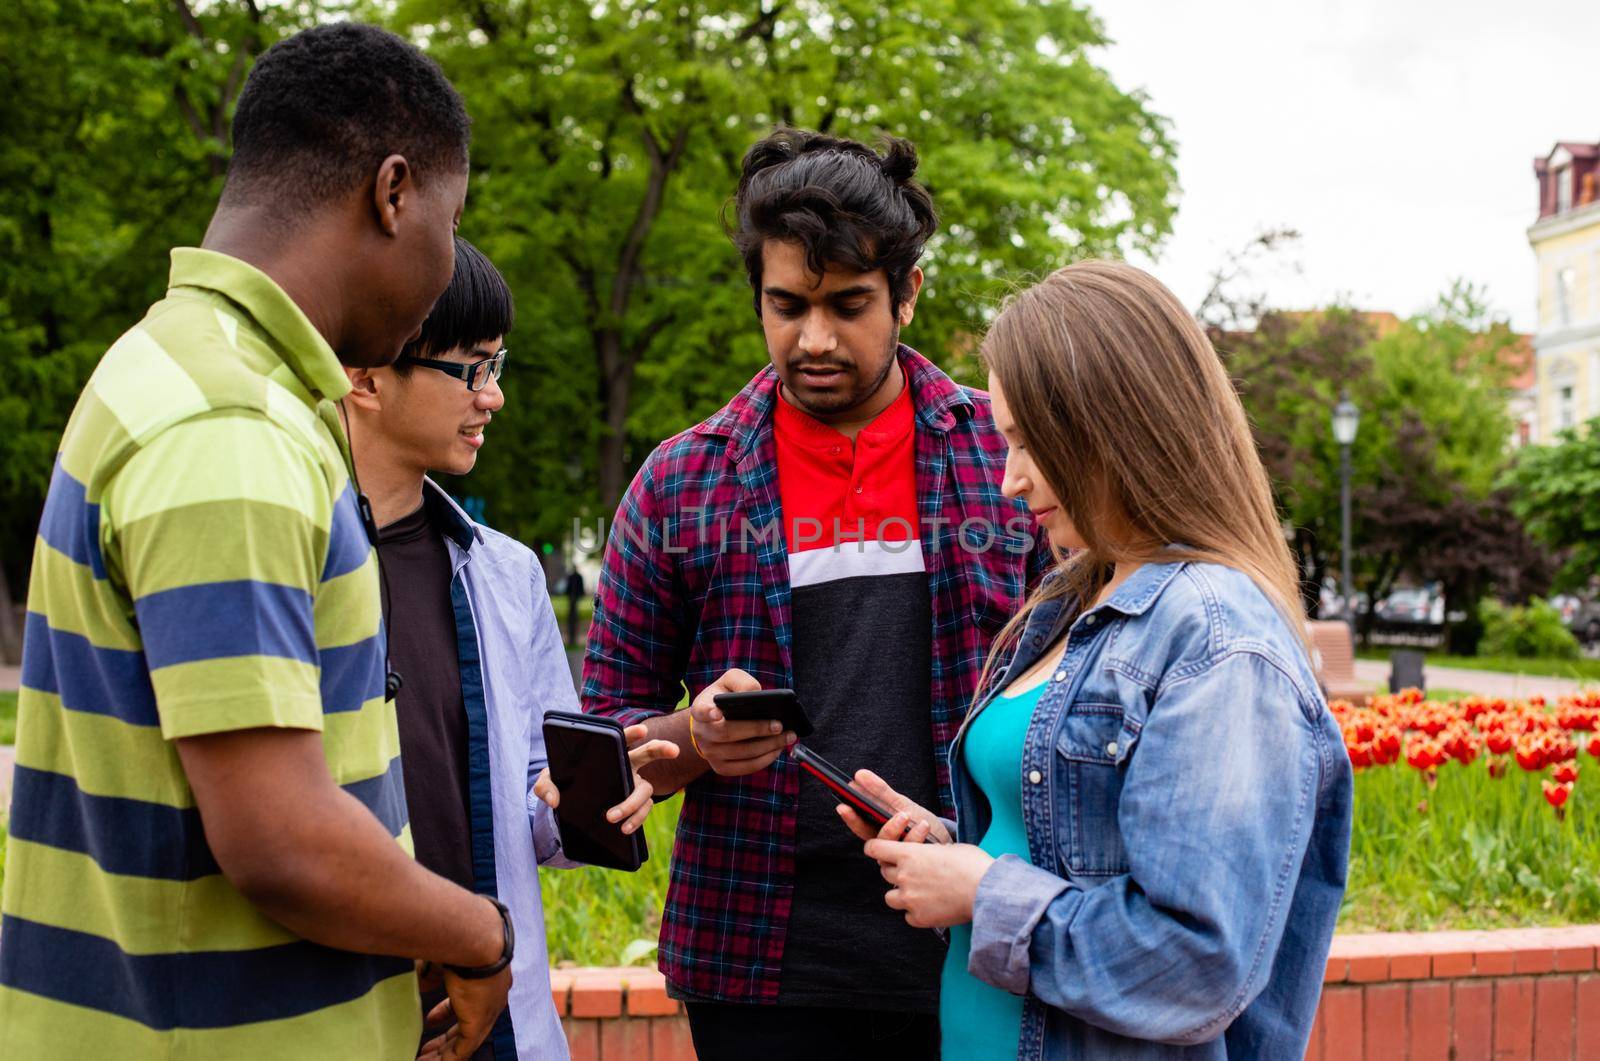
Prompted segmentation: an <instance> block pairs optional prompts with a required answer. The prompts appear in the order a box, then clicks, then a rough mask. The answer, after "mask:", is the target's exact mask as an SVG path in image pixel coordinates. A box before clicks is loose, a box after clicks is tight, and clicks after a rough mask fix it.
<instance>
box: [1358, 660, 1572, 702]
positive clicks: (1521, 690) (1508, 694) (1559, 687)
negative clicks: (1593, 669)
mask: <svg viewBox="0 0 1600 1061" xmlns="http://www.w3.org/2000/svg"><path fill="white" fill-rule="evenodd" d="M1426 673H1427V677H1428V685H1429V687H1430V688H1436V689H1464V690H1466V691H1467V692H1469V693H1477V694H1478V695H1479V696H1491V697H1496V698H1501V699H1506V700H1511V699H1515V698H1517V697H1521V696H1545V697H1551V698H1554V697H1557V696H1566V695H1567V694H1568V693H1575V692H1577V691H1578V690H1579V689H1580V688H1581V687H1582V683H1580V682H1576V681H1573V680H1572V679H1570V678H1541V677H1537V676H1535V675H1531V674H1502V673H1500V672H1499V671H1487V670H1458V669H1456V668H1455V667H1435V666H1434V665H1433V664H1431V663H1430V664H1428V667H1427V672H1426ZM1356 678H1357V680H1359V681H1363V682H1371V683H1372V684H1374V685H1376V686H1380V687H1382V688H1385V689H1387V688H1388V687H1389V664H1388V662H1387V661H1385V660H1377V659H1358V660H1356Z"/></svg>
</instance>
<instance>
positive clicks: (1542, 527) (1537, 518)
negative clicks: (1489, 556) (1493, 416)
mask: <svg viewBox="0 0 1600 1061" xmlns="http://www.w3.org/2000/svg"><path fill="white" fill-rule="evenodd" d="M1506 481H1507V483H1508V484H1509V486H1510V487H1511V489H1512V490H1513V491H1514V493H1515V497H1516V500H1515V502H1514V505H1515V508H1516V511H1517V514H1518V515H1520V516H1521V517H1522V518H1523V519H1525V520H1527V523H1528V530H1529V532H1530V533H1531V534H1533V536H1534V537H1535V538H1537V539H1538V540H1539V541H1541V542H1543V543H1544V544H1545V545H1547V546H1549V547H1550V548H1552V549H1557V550H1560V551H1561V552H1562V553H1563V555H1564V561H1565V562H1564V563H1563V564H1562V566H1561V570H1560V571H1559V572H1558V574H1557V577H1556V582H1555V586H1556V588H1557V589H1562V590H1579V591H1582V590H1586V589H1588V588H1589V587H1590V583H1591V581H1592V580H1593V579H1594V578H1595V576H1596V574H1600V419H1596V420H1591V421H1589V422H1588V423H1587V424H1585V425H1582V426H1581V427H1577V428H1573V429H1571V430H1568V431H1564V432H1562V434H1561V436H1560V437H1559V439H1558V440H1557V442H1556V444H1555V445H1553V446H1528V447H1526V448H1524V449H1522V450H1521V451H1520V452H1519V453H1518V454H1517V460H1516V463H1515V464H1514V465H1513V466H1512V467H1511V469H1510V471H1509V472H1508V473H1507V476H1506Z"/></svg>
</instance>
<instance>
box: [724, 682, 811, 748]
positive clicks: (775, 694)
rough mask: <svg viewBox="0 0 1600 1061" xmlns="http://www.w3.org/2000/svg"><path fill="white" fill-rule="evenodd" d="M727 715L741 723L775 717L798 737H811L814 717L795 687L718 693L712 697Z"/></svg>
mask: <svg viewBox="0 0 1600 1061" xmlns="http://www.w3.org/2000/svg"><path fill="white" fill-rule="evenodd" d="M711 702H712V703H713V704H716V705H717V710H718V711H721V712H722V714H723V716H724V717H725V718H732V719H737V720H739V721H741V722H744V721H748V720H750V719H765V718H775V719H777V720H778V721H779V722H781V723H783V728H784V729H786V730H788V731H789V732H791V733H793V734H794V735H795V736H796V737H797V738H799V737H809V736H811V729H812V727H811V720H810V719H809V718H807V717H806V709H805V708H803V707H801V706H800V698H799V697H798V696H796V695H795V694H794V690H793V689H757V690H756V691H755V692H753V693H718V694H717V695H716V696H713V697H712V698H711Z"/></svg>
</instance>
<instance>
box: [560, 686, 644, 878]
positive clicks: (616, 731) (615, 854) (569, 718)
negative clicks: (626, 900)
mask: <svg viewBox="0 0 1600 1061" xmlns="http://www.w3.org/2000/svg"><path fill="white" fill-rule="evenodd" d="M544 747H545V754H546V755H547V756H548V758H549V761H550V780H551V781H553V782H554V783H555V786H556V788H557V789H559V790H560V791H561V801H560V805H559V806H558V807H556V825H557V826H558V827H559V829H560V830H561V848H562V852H563V853H564V854H565V855H566V856H567V857H568V858H570V859H572V860H573V861H574V862H582V863H585V864H586V865H590V866H605V867H607V868H609V869H621V870H628V871H629V872H632V871H633V870H636V869H638V868H639V867H640V866H642V865H644V863H645V860H646V859H648V858H649V857H650V851H649V848H647V847H646V846H645V842H644V830H642V829H640V830H636V831H635V832H633V833H631V834H625V833H623V831H622V826H621V823H618V822H608V821H606V811H608V810H610V809H611V808H612V807H615V806H616V805H617V804H619V803H621V802H622V801H623V800H625V799H627V798H628V796H629V794H630V793H632V792H633V768H632V767H631V766H629V765H628V745H627V741H626V740H625V739H624V738H623V735H622V723H620V722H616V721H614V720H612V719H609V718H599V717H597V716H595V715H579V714H573V713H571V712H568V711H548V712H546V713H545V716H544Z"/></svg>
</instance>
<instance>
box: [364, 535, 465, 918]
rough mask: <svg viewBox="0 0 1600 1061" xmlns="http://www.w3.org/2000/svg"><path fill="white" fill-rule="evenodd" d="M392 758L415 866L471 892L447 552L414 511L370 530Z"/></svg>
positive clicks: (462, 720) (462, 728) (457, 665)
mask: <svg viewBox="0 0 1600 1061" xmlns="http://www.w3.org/2000/svg"><path fill="white" fill-rule="evenodd" d="M378 551H379V556H380V557H381V558H382V560H383V573H384V582H385V583H386V584H387V592H386V593H385V601H386V607H385V611H384V617H383V620H384V623H385V624H386V626H387V629H388V632H389V657H390V666H392V667H393V668H394V669H395V670H396V671H398V672H399V673H400V676H401V678H402V679H403V683H402V684H401V686H400V692H399V694H398V695H397V696H396V697H395V716H396V718H397V720H398V721H399V725H400V761H401V767H402V769H403V770H404V771H405V787H406V804H407V806H408V808H409V810H410V812H411V840H412V843H413V844H414V845H415V847H416V852H417V861H418V862H420V863H422V864H423V865H424V866H426V867H428V868H429V869H431V870H433V871H434V872H435V873H437V874H439V875H440V876H441V877H445V878H448V879H449V880H452V881H455V882H456V883H457V884H459V885H461V886H462V887H463V888H471V887H472V816H471V812H470V810H469V804H468V800H467V712H466V706H465V704H464V703H463V701H462V698H461V672H460V657H459V656H458V655H457V654H456V619H455V609H454V608H453V606H452V605H451V601H450V551H449V548H448V547H447V546H446V545H445V541H444V535H443V533H441V531H440V530H439V528H438V527H437V526H435V524H434V522H433V520H432V519H431V517H430V507H429V506H428V505H426V504H424V505H422V506H421V507H419V508H418V509H417V510H416V511H415V512H413V513H411V514H410V515H409V516H405V517H402V518H401V519H398V520H396V521H395V522H393V523H391V524H389V525H388V526H387V527H384V528H383V529H382V530H381V531H379V532H378Z"/></svg>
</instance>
